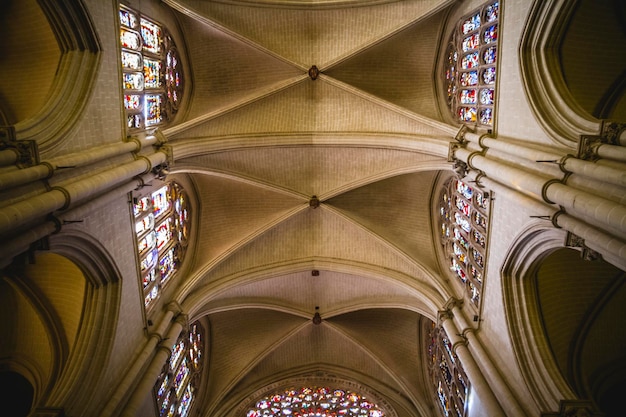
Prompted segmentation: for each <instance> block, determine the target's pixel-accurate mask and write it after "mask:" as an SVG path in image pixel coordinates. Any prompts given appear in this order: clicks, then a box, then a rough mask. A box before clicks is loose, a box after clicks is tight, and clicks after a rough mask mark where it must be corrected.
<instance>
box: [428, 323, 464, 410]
mask: <svg viewBox="0 0 626 417" xmlns="http://www.w3.org/2000/svg"><path fill="white" fill-rule="evenodd" d="M426 352H427V354H428V361H427V363H428V373H429V376H430V380H431V383H432V387H433V390H434V392H435V395H436V399H437V403H438V404H439V409H440V411H441V413H442V414H443V415H444V416H445V417H465V416H466V415H467V407H466V402H467V395H468V392H469V388H470V384H469V380H468V379H467V375H466V374H465V371H464V370H463V366H462V364H461V361H460V360H459V358H458V357H457V356H456V355H455V354H454V352H453V351H452V343H450V340H449V339H448V337H447V335H446V333H445V331H444V330H443V329H442V328H441V327H436V326H435V323H432V324H431V328H430V334H429V337H428V340H427V346H426Z"/></svg>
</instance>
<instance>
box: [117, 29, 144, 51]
mask: <svg viewBox="0 0 626 417" xmlns="http://www.w3.org/2000/svg"><path fill="white" fill-rule="evenodd" d="M120 43H121V45H122V47H124V48H128V49H133V50H135V51H138V50H139V49H140V48H141V40H140V39H139V35H138V34H137V33H135V32H131V31H129V30H126V29H121V30H120Z"/></svg>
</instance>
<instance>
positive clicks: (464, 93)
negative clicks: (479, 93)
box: [461, 89, 476, 104]
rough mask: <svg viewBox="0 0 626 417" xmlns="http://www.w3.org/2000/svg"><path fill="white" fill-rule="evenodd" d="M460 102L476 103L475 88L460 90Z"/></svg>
mask: <svg viewBox="0 0 626 417" xmlns="http://www.w3.org/2000/svg"><path fill="white" fill-rule="evenodd" d="M461 104H476V90H474V89H471V90H461Z"/></svg>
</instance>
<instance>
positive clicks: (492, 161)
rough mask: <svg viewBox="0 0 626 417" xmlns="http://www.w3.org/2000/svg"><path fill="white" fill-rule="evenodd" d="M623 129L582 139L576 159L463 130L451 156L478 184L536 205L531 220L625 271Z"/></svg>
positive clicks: (625, 135) (625, 141)
mask: <svg viewBox="0 0 626 417" xmlns="http://www.w3.org/2000/svg"><path fill="white" fill-rule="evenodd" d="M625 130H626V125H617V124H607V125H605V126H604V127H603V130H602V134H601V136H597V137H595V136H594V137H589V136H583V137H581V142H580V147H579V150H578V154H577V155H570V154H564V153H563V152H562V151H560V150H557V149H554V148H548V147H542V146H539V145H536V144H535V145H533V146H528V145H527V144H525V143H521V142H519V141H514V140H510V139H505V138H498V139H495V138H491V137H489V136H488V135H482V136H481V135H478V134H475V133H472V132H468V131H465V130H463V131H461V133H460V134H459V135H458V140H459V143H458V144H456V145H455V146H454V150H453V152H454V158H455V160H456V161H457V162H460V165H461V166H464V167H465V166H466V167H467V168H468V169H469V171H470V175H471V176H473V178H474V179H475V180H476V182H477V184H478V185H483V186H489V187H490V188H491V189H492V190H494V191H496V192H502V193H509V194H513V193H514V194H516V195H515V198H517V199H519V198H520V196H523V197H524V198H526V199H528V198H529V199H531V200H534V201H535V202H538V203H540V204H538V205H537V204H534V209H537V211H538V212H537V214H536V217H544V218H547V219H549V220H551V221H552V223H553V225H554V226H555V227H559V228H563V229H565V230H567V231H568V232H570V233H572V234H575V235H576V236H578V237H579V239H577V240H578V242H583V243H582V246H583V249H584V250H592V251H594V252H597V253H599V254H601V255H602V256H603V257H604V258H605V260H606V261H607V262H610V263H612V264H614V265H616V266H617V267H619V268H621V269H626V147H625V146H624V145H625V144H626V133H625ZM472 171H473V172H472ZM465 174H467V172H466V173H465ZM531 204H533V203H531Z"/></svg>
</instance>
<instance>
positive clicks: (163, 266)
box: [133, 182, 190, 308]
mask: <svg viewBox="0 0 626 417" xmlns="http://www.w3.org/2000/svg"><path fill="white" fill-rule="evenodd" d="M133 215H134V219H135V235H136V238H137V252H138V253H139V269H140V274H141V279H142V286H143V292H144V304H145V306H146V308H148V307H150V306H151V305H152V304H153V302H154V301H155V300H156V299H157V298H158V297H159V295H160V292H161V289H162V288H163V286H164V285H166V284H167V283H168V282H169V281H170V280H171V278H172V276H173V275H174V274H175V273H176V271H177V269H178V266H179V264H180V262H181V261H182V259H183V256H184V254H185V249H186V246H187V239H188V235H189V225H190V222H189V207H188V200H187V195H186V194H185V192H184V190H183V188H182V187H181V186H180V185H179V184H177V183H175V182H169V183H166V184H165V185H163V186H162V187H160V188H159V189H157V190H156V191H154V192H152V193H148V194H145V195H142V196H139V197H135V198H134V201H133Z"/></svg>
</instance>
